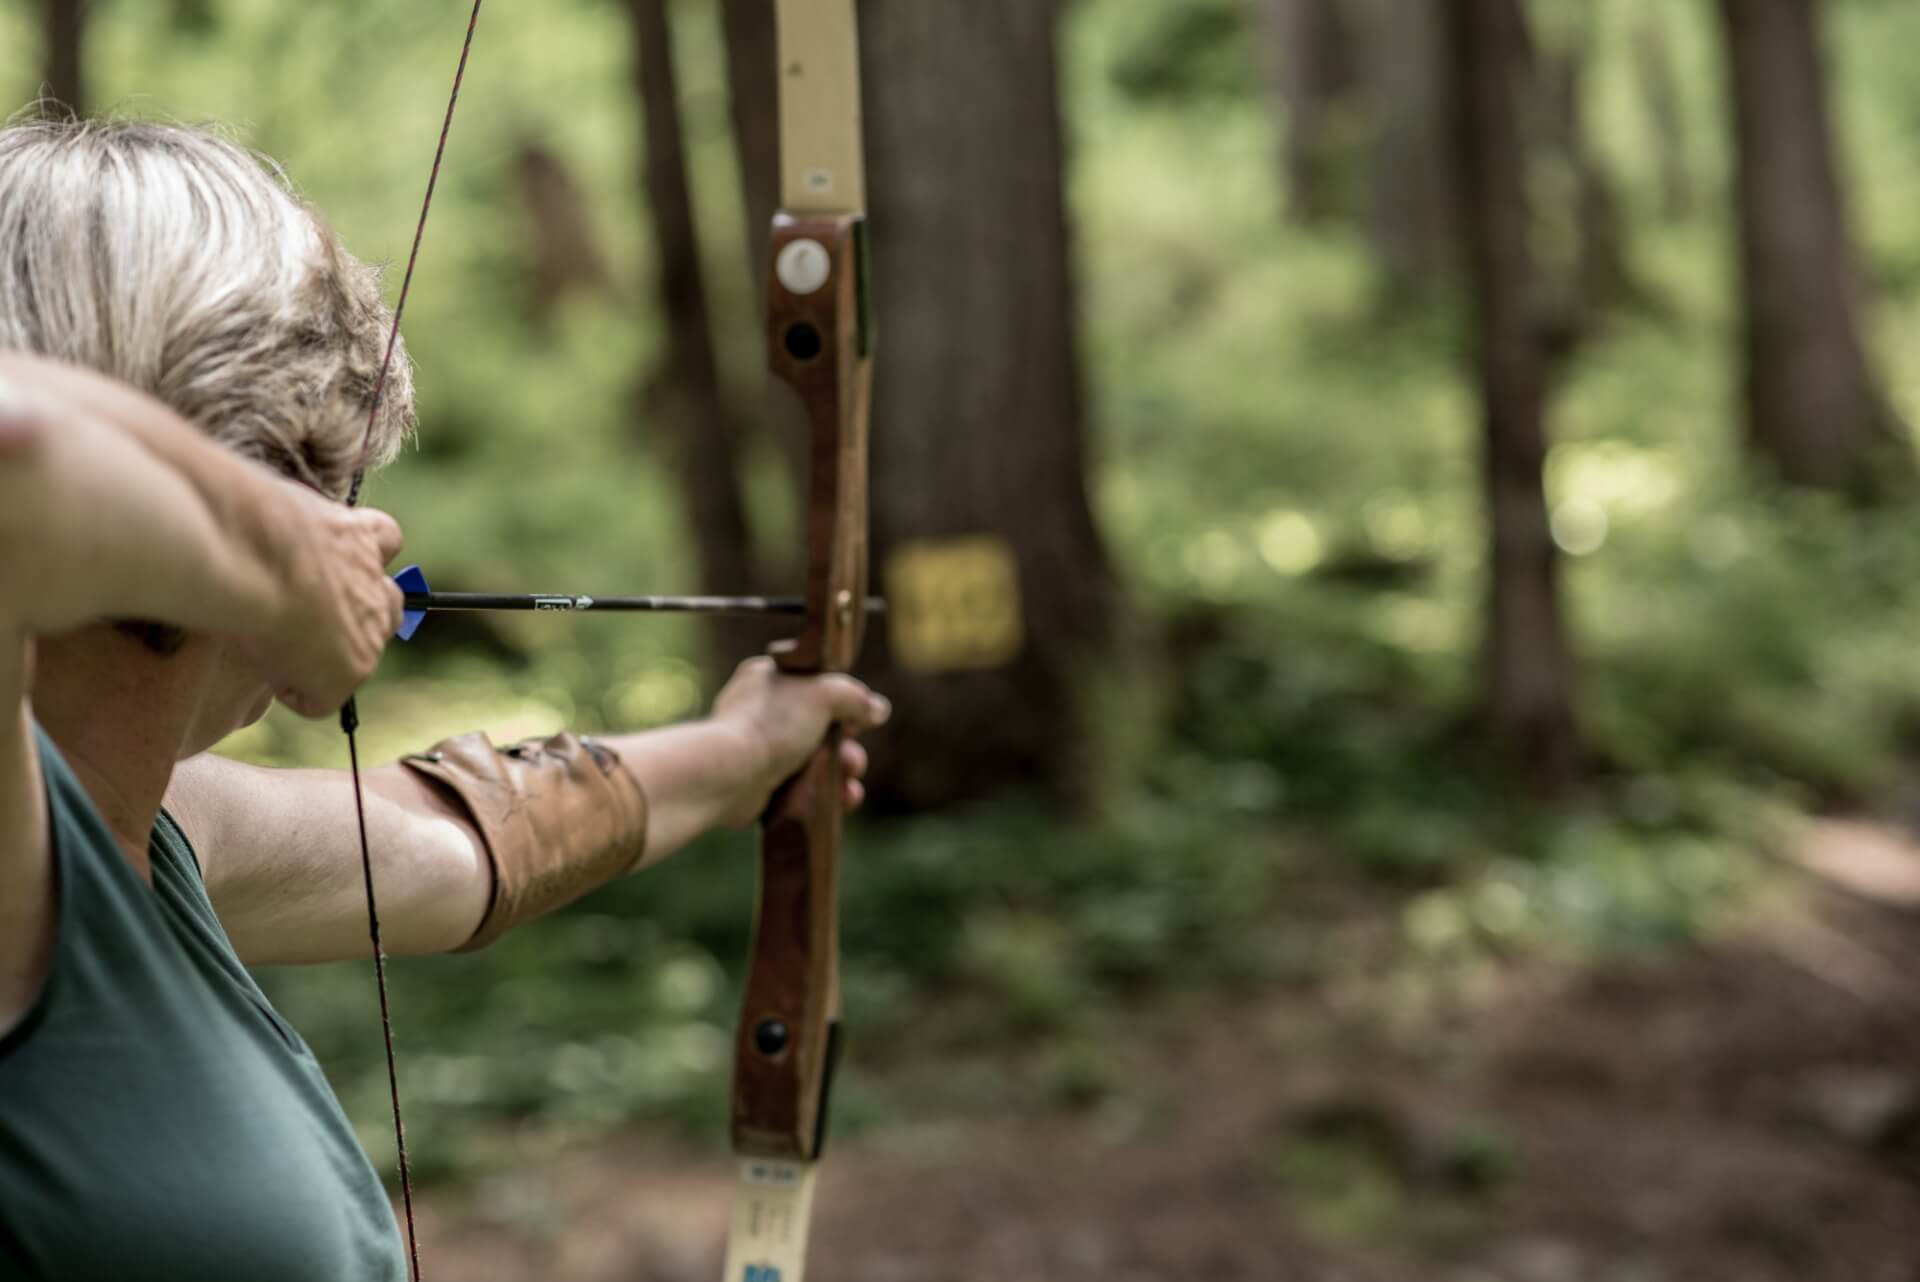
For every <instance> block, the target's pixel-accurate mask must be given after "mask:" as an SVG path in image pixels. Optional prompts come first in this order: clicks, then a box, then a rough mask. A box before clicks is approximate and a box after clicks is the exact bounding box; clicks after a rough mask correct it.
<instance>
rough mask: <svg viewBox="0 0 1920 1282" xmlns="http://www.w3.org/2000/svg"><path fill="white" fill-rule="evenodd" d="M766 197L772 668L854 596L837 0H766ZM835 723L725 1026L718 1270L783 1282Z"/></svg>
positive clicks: (803, 1113)
mask: <svg viewBox="0 0 1920 1282" xmlns="http://www.w3.org/2000/svg"><path fill="white" fill-rule="evenodd" d="M777 20H778V23H779V68H780V117H781V210H780V213H779V214H778V215H777V216H776V217H775V220H774V226H773V234H772V237H771V241H770V247H769V248H770V258H771V263H770V269H769V274H768V285H767V300H768V302H767V340H768V350H769V364H770V367H771V369H772V372H773V374H774V376H775V377H777V378H778V379H780V380H781V381H783V382H785V383H786V384H787V385H788V386H790V387H791V388H793V390H794V392H795V393H796V394H797V395H798V396H799V398H800V402H801V404H802V405H803V406H804V408H805V410H806V416H807V423H808V430H809V432H810V435H811V448H810V451H809V459H810V471H811V478H810V483H809V490H808V497H807V508H806V513H807V523H806V539H807V574H806V585H805V594H804V600H805V606H806V610H805V621H804V623H803V625H802V629H801V632H800V635H799V636H798V637H796V638H794V639H793V640H791V641H788V642H784V643H782V644H781V645H778V646H776V647H775V649H774V657H775V660H776V661H777V662H778V663H779V665H780V667H781V669H782V670H783V671H785V672H788V673H792V674H795V675H813V674H817V673H822V672H842V671H845V670H847V669H848V668H849V667H850V666H851V665H852V663H853V661H854V658H855V656H856V655H857V654H858V652H859V649H860V641H861V637H862V633H863V631H864V626H865V621H866V611H865V608H864V603H865V601H866V595H867V417H868V407H869V403H870V390H869V389H870V387H871V382H872V326H871V323H870V318H869V315H868V302H867V296H868V295H867V288H866V215H865V205H866V191H865V175H864V170H863V165H862V150H861V137H860V80H859V43H858V29H857V24H856V19H855V6H854V0H778V4H777ZM840 739H841V736H840V732H839V730H838V728H837V727H836V728H834V729H832V730H830V731H829V732H828V734H827V736H826V739H825V741H824V742H823V743H822V744H821V745H820V747H819V748H818V749H817V750H816V751H815V753H814V755H813V757H812V758H811V759H810V760H809V761H808V763H807V765H806V766H805V768H803V769H802V770H801V772H800V773H799V774H798V775H796V776H794V778H793V779H791V780H789V781H788V782H787V783H786V784H784V785H783V786H782V787H781V789H780V790H779V791H778V792H777V793H776V794H775V797H774V800H773V803H772V805H771V806H770V807H769V808H768V811H767V814H766V816H765V818H764V820H763V826H762V836H761V873H760V896H759V905H758V911H757V914H756V922H755V927H754V945H753V958H752V961H751V963H750V964H749V967H748V973H747V981H746V987H745V992H744V997H743V1001H742V1008H741V1017H740V1028H739V1032H738V1035H737V1039H736V1043H735V1055H734V1080H733V1148H734V1152H735V1153H736V1154H737V1155H738V1157H739V1159H740V1182H739V1186H738V1191H737V1194H736V1199H735V1206H734V1216H733V1223H732V1227H731V1229H730V1231H729V1234H728V1239H727V1263H726V1271H725V1274H724V1277H725V1278H726V1279H727V1282H800V1279H801V1277H802V1274H803V1272H804V1268H805V1263H806V1241H807V1229H808V1224H809V1220H810V1216H811V1210H812V1196H813V1179H814V1173H815V1170H816V1163H817V1161H818V1159H819V1155H820V1149H821V1145H822V1143H823V1141H824V1138H825V1129H826V1109H827V1097H828V1093H829V1089H830V1086H831V1080H832V1074H833V1067H834V1061H835V1059H836V1057H837V1053H838V1049H839V1015H840V993H839V920H838V881H839V861H840V834H841V814H842V798H843V796H844V794H845V789H846V779H845V775H844V773H843V770H842V767H841V764H840V751H839V750H840Z"/></svg>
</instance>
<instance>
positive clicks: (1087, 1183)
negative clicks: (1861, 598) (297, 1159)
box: [423, 821, 1920, 1282]
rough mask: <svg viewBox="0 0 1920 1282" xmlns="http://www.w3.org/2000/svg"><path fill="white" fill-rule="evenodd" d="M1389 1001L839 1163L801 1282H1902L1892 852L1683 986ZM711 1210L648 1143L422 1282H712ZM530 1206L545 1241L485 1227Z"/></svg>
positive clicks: (1124, 1062) (1189, 1041)
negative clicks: (807, 1278) (1052, 1104)
mask: <svg viewBox="0 0 1920 1282" xmlns="http://www.w3.org/2000/svg"><path fill="white" fill-rule="evenodd" d="M1407 979H1408V976H1406V975H1405V974H1400V975H1395V974H1394V973H1392V972H1391V971H1390V970H1389V971H1382V972H1381V973H1379V974H1376V975H1373V976H1371V977H1369V978H1366V979H1360V980H1342V981H1341V985H1340V986H1339V987H1337V988H1336V987H1332V986H1329V987H1326V988H1323V989H1318V990H1312V991H1297V990H1296V991H1289V992H1286V993H1281V994H1276V995H1274V996H1272V997H1269V998H1266V999H1260V1000H1242V1001H1240V1002H1237V1003H1235V1004H1234V1005H1233V1006H1232V1007H1230V1008H1214V1009H1205V1010H1200V1009H1194V1008H1192V1007H1185V1008H1182V1009H1179V1010H1172V1011H1161V1012H1153V1011H1146V1012H1141V1013H1140V1014H1139V1016H1138V1025H1137V1028H1136V1030H1135V1032H1136V1035H1135V1036H1134V1037H1133V1038H1132V1039H1131V1040H1130V1041H1129V1042H1128V1044H1127V1045H1126V1046H1125V1047H1124V1048H1122V1049H1119V1050H1116V1051H1115V1052H1114V1056H1115V1060H1116V1068H1117V1071H1118V1072H1119V1073H1120V1074H1121V1076H1122V1079H1123V1080H1125V1081H1128V1082H1130V1083H1132V1084H1133V1085H1134V1086H1135V1087H1137V1089H1136V1090H1134V1091H1132V1092H1130V1096H1131V1097H1132V1098H1135V1099H1146V1100H1150V1101H1151V1103H1150V1104H1149V1105H1148V1106H1146V1107H1145V1108H1143V1109H1139V1110H1135V1111H1132V1112H1128V1111H1127V1110H1116V1109H1110V1108H1106V1107H1099V1108H1095V1109H1093V1110H1091V1111H1089V1112H1087V1113H1084V1114H1071V1115H1066V1116H1057V1117H1051V1118H1036V1117H1027V1116H1022V1117H1008V1118H1004V1119H988V1120H985V1121H981V1120H977V1119H976V1120H969V1121H966V1122H951V1121H949V1122H947V1123H945V1124H934V1123H929V1124H927V1125H926V1126H925V1127H924V1129H921V1130H918V1131H917V1132H916V1133H903V1132H901V1131H900V1130H899V1129H898V1128H892V1129H889V1130H887V1131H886V1132H885V1133H884V1135H881V1136H876V1137H874V1138H872V1139H866V1140H860V1141H849V1142H847V1143H844V1144H841V1145H839V1146H838V1147H837V1148H836V1149H835V1150H834V1151H833V1152H832V1153H831V1155H830V1160H829V1161H828V1162H827V1164H826V1166H825V1167H824V1168H823V1175H822V1180H821V1186H820V1191H819V1201H818V1206H817V1214H816V1220H815V1226H814V1237H813V1248H812V1253H811V1259H812V1268H811V1274H812V1276H813V1277H815V1278H821V1279H833V1280H834V1282H985V1280H987V1279H992V1280H993V1282H1082V1280H1085V1282H1095V1280H1096V1279H1097V1280H1098V1282H1165V1280H1168V1279H1181V1280H1185V1279H1194V1280H1196V1282H1197V1280H1200V1279H1205V1280H1206V1282H1253V1280H1254V1279H1260V1280H1262V1282H1920V847H1916V846H1914V845H1913V844H1912V843H1911V842H1909V841H1908V840H1907V839H1906V838H1904V837H1902V836H1900V835H1899V834H1898V833H1897V832H1896V831H1894V830H1893V829H1890V828H1885V827H1881V826H1877V825H1873V824H1867V823H1856V822H1841V821H1827V822H1823V823H1820V824H1817V825H1815V826H1814V827H1813V828H1812V829H1810V831H1809V834H1808V838H1807V840H1806V842H1805V843H1804V845H1803V847H1802V849H1801V852H1800V855H1799V859H1798V866H1797V867H1793V866H1789V867H1788V868H1787V869H1785V870H1784V871H1783V875H1782V876H1781V877H1780V878H1778V879H1777V880H1776V881H1775V882H1774V884H1773V885H1772V886H1771V887H1770V889H1769V890H1768V891H1767V892H1766V893H1764V894H1762V895H1760V896H1758V897H1757V898H1756V899H1755V901H1754V902H1753V903H1751V904H1750V905H1749V906H1748V907H1747V908H1746V909H1745V910H1744V911H1743V913H1742V914H1741V916H1740V919H1739V921H1738V922H1737V923H1736V924H1735V925H1734V926H1733V927H1732V928H1730V929H1729V930H1727V931H1726V932H1724V933H1723V934H1722V936H1721V937H1720V938H1719V939H1718V940H1717V941H1716V942H1714V943H1712V944H1711V945H1709V946H1706V947H1704V948H1701V949H1697V950H1694V951H1692V952H1689V953H1687V954H1685V955H1683V956H1679V957H1675V958H1669V959H1667V960H1664V961H1661V962H1659V963H1657V964H1640V965H1633V966H1626V965H1611V966H1609V967H1607V968H1605V969H1603V970H1599V971H1592V970H1588V971H1573V970H1568V969H1565V968H1562V967H1558V966H1554V965H1550V964H1548V963H1545V962H1542V961H1539V960H1537V959H1534V960H1515V961H1511V962H1508V963H1505V964H1502V965H1499V966H1495V967H1491V968H1489V969H1488V970H1487V971H1485V972H1483V973H1481V974H1479V975H1477V976H1475V977H1474V978H1472V979H1471V980H1470V981H1468V982H1465V983H1463V984H1461V985H1458V986H1457V988H1458V991H1455V992H1453V993H1452V994H1451V995H1450V996H1449V998H1448V999H1447V1000H1446V1001H1444V1002H1440V1003H1438V1004H1437V1006H1436V1004H1435V1003H1434V1002H1433V1001H1432V1000H1431V992H1430V990H1423V991H1427V995H1426V996H1425V997H1423V998H1422V999H1421V1000H1420V1001H1419V1002H1416V1003H1407V1002H1405V1001H1404V1000H1403V998H1404V994H1405V993H1406V992H1408V991H1412V990H1413V989H1415V988H1419V986H1418V985H1415V986H1413V988H1410V987H1409V985H1408V984H1407V983H1406V980H1407ZM1408 1005H1411V1006H1412V1007H1417V1011H1416V1013H1414V1014H1411V1015H1403V1014H1396V1012H1397V1011H1400V1010H1401V1008H1402V1007H1403V1006H1408ZM1000 1067H1001V1071H1004V1072H1006V1073H1009V1074H1016V1073H1018V1072H1020V1071H1021V1065H1020V1064H1018V1063H1017V1062H1008V1063H1006V1064H1003V1065H1001V1066H1000ZM730 1198H731V1184H730V1179H729V1178H728V1173H727V1172H726V1171H725V1170H724V1169H717V1168H716V1167H715V1166H714V1164H713V1162H712V1160H711V1158H700V1159H698V1160H694V1159H690V1158H685V1159H678V1160H676V1159H675V1158H674V1157H672V1155H670V1154H663V1153H662V1151H661V1149H660V1147H659V1145H658V1144H657V1143H655V1142H649V1141H647V1140H645V1139H644V1138H632V1139H629V1140H627V1141H624V1142H621V1143H616V1144H610V1145H608V1146H605V1147H601V1148H598V1149H596V1150H595V1151H592V1152H584V1153H579V1154H576V1155H575V1156H573V1157H570V1158H568V1159H566V1160H564V1161H560V1162H557V1163H550V1164H547V1165H546V1166H545V1167H544V1168H543V1169H540V1170H532V1171H522V1172H518V1173H516V1174H515V1175H513V1176H512V1177H510V1178H509V1179H508V1180H506V1181H505V1182H503V1183H501V1184H498V1185H496V1186H493V1187H491V1188H489V1187H486V1186H483V1187H482V1188H480V1189H478V1190H468V1191H467V1193H465V1194H463V1195H461V1196H460V1197H458V1198H454V1197H451V1196H447V1197H442V1198H429V1199H428V1201H427V1205H426V1206H425V1207H424V1208H423V1210H424V1235H423V1249H424V1251H425V1252H426V1255H427V1259H428V1261H429V1265H430V1273H431V1276H433V1277H434V1278H435V1279H436V1282H494V1280H496V1279H501V1280H504V1279H515V1280H516V1282H518V1280H520V1279H527V1278H540V1279H544V1280H545V1282H616V1280H618V1282H639V1280H641V1279H646V1280H648V1282H696V1280H697V1282H711V1279H713V1278H715V1277H717V1276H718V1274H719V1259H718V1243H719V1242H720V1241H721V1239H722V1237H723V1236H724V1231H725V1224H726V1218H727V1213H728V1206H729V1203H730ZM530 1202H531V1203H532V1204H535V1205H538V1206H539V1207H541V1208H542V1211H541V1214H540V1216H539V1217H538V1218H539V1219H540V1221H541V1222H542V1223H544V1224H546V1225H549V1226H551V1225H565V1226H567V1227H566V1228H565V1229H564V1231H560V1230H555V1229H552V1228H548V1229H547V1230H546V1231H544V1232H541V1233H529V1232H528V1231H527V1230H526V1228H525V1221H526V1217H525V1215H524V1213H522V1214H521V1215H520V1216H518V1217H517V1220H518V1224H519V1227H517V1228H510V1227H508V1226H507V1224H506V1223H505V1219H504V1217H502V1216H500V1215H492V1216H489V1215H488V1214H487V1213H486V1209H485V1208H486V1207H487V1206H488V1205H489V1204H490V1203H491V1204H494V1205H501V1204H507V1203H512V1204H515V1205H518V1206H521V1207H524V1206H526V1205H528V1204H529V1203H530Z"/></svg>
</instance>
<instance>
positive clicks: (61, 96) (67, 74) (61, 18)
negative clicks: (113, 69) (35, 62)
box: [42, 0, 87, 116]
mask: <svg viewBox="0 0 1920 1282" xmlns="http://www.w3.org/2000/svg"><path fill="white" fill-rule="evenodd" d="M42 16H43V17H44V18H45V20H46V30H47V49H46V52H47V66H46V87H45V88H44V90H43V91H42V92H43V95H44V98H45V100H46V105H48V106H51V107H53V109H54V110H56V111H61V112H65V113H68V114H71V115H75V116H83V115H85V114H86V111H87V93H86V82H85V80H84V78H83V73H82V70H81V57H80V50H81V44H82V42H83V39H84V35H85V31H86V20H87V0H45V9H44V12H43V15H42Z"/></svg>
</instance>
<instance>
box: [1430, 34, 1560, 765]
mask: <svg viewBox="0 0 1920 1282" xmlns="http://www.w3.org/2000/svg"><path fill="white" fill-rule="evenodd" d="M1520 2H1521V0H1454V2H1453V3H1450V4H1449V5H1447V6H1446V8H1447V13H1448V16H1449V26H1450V45H1451V49H1452V57H1453V67H1454V83H1455V84H1456V85H1458V86H1459V87H1460V94H1459V110H1458V113H1457V116H1456V122H1457V156H1458V159H1459V165H1460V184H1459V185H1460V193H1461V196H1462V198H1463V204H1462V222H1463V225H1464V229H1465V231H1466V235H1467V242H1468V259H1469V263H1470V265H1471V270H1472V276H1473V295H1474V318H1475V322H1476V328H1477V338H1478V344H1477V346H1478V358H1479V360H1478V364H1479V376H1480V386H1481V394H1482V396H1483V398H1484V401H1485V412H1486V420H1485V422H1486V456H1485V457H1486V486H1487V508H1488V516H1489V524H1490V528H1491V546H1490V558H1489V567H1488V569H1489V584H1488V588H1489V592H1488V607H1489V609H1488V620H1487V644H1486V667H1487V682H1488V687H1487V708H1488V713H1489V718H1490V722H1491V725H1492V728H1493V731H1494V734H1495V736H1496V737H1497V739H1498V741H1499V742H1500V744H1501V746H1502V747H1503V748H1504V749H1505V750H1506V752H1507V754H1508V755H1509V757H1510V759H1511V760H1512V761H1513V762H1514V763H1515V764H1516V765H1517V766H1518V768H1519V769H1520V770H1521V771H1522V772H1523V773H1524V774H1525V775H1526V776H1527V777H1528V780H1529V782H1530V783H1531V784H1532V786H1533V787H1534V788H1535V789H1536V790H1537V791H1539V792H1541V793H1545V794H1552V793H1554V792H1558V791H1560V790H1562V789H1564V788H1565V787H1566V786H1567V785H1568V784H1569V783H1571V782H1572V780H1573V778H1574V776H1575V773H1576V771H1577V769H1578V763H1579V752H1578V744H1577V740H1576V735H1575V730H1574V718H1573V697H1572V696H1573V662H1572V658H1571V656H1570V654H1569V653H1568V647H1567V638H1566V629H1565V624H1564V622H1563V620H1562V617H1561V611H1560V597H1559V590H1558V582H1557V579H1558V561H1557V557H1556V555H1555V551H1554V545H1553V538H1552V534H1551V532H1550V529H1549V526H1548V520H1547V505H1546V496H1545V492H1544V490H1543V485H1542V475H1541V473H1542V468H1543V466H1544V464H1545V462H1546V452H1547V451H1546V432H1545V425H1544V422H1543V420H1544V415H1545V406H1544V401H1545V396H1544V370H1543V355H1542V351H1541V346H1540V341H1539V335H1538V333H1537V332H1536V329H1535V324H1534V316H1533V291H1534V268H1533V261H1532V255H1531V253H1530V250H1529V239H1530V237H1529V231H1530V228H1529V215H1528V208H1527V197H1526V175H1525V167H1526V158H1525V152H1524V150H1523V143H1522V139H1521V135H1520V114H1519V111H1518V110H1517V107H1518V103H1519V94H1518V85H1517V84H1516V80H1517V78H1518V72H1519V70H1520V68H1521V66H1522V60H1523V58H1524V55H1525V49H1526V19H1525V17H1524V15H1523V13H1522V11H1521V8H1520Z"/></svg>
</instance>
